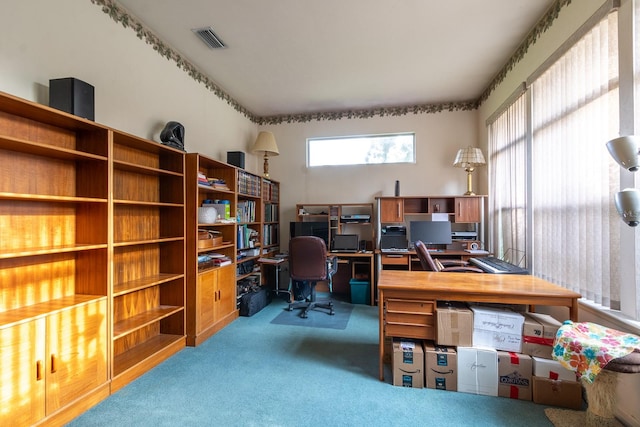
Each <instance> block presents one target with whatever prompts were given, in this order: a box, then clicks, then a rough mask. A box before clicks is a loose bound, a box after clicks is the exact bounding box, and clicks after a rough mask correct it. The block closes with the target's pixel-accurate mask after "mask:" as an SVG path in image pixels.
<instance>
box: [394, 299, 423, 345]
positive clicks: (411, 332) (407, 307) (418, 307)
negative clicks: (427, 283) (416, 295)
mask: <svg viewBox="0 0 640 427" xmlns="http://www.w3.org/2000/svg"><path fill="white" fill-rule="evenodd" d="M434 312H435V301H421V300H403V299H394V298H390V299H388V300H387V302H386V307H385V314H384V316H385V319H384V320H385V333H386V335H389V336H395V337H404V338H418V339H420V338H421V339H435V318H434Z"/></svg>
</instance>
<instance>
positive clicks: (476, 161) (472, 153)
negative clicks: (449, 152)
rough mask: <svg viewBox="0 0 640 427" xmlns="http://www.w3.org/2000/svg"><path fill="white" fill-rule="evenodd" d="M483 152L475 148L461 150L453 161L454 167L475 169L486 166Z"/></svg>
mask: <svg viewBox="0 0 640 427" xmlns="http://www.w3.org/2000/svg"><path fill="white" fill-rule="evenodd" d="M486 164H487V162H485V160H484V156H483V155H482V150H480V149H479V148H475V147H467V148H461V149H459V150H458V154H456V159H455V160H454V161H453V166H455V167H458V168H465V169H466V168H474V167H476V166H483V165H486Z"/></svg>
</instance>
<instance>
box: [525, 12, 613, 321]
mask: <svg viewBox="0 0 640 427" xmlns="http://www.w3.org/2000/svg"><path fill="white" fill-rule="evenodd" d="M617 34H618V28H617V13H611V14H609V15H608V16H607V17H605V18H604V19H603V20H602V21H600V23H599V24H597V25H596V26H595V27H594V28H593V29H592V30H591V31H589V32H588V33H587V34H586V35H584V36H583V37H582V38H581V39H580V40H578V42H577V43H576V44H575V45H574V46H573V47H572V48H571V49H569V50H568V51H567V52H566V53H565V54H564V55H563V56H562V57H560V59H559V60H558V61H557V62H556V63H555V64H553V65H552V66H551V67H550V68H549V69H548V70H547V71H546V72H544V73H543V74H542V75H541V76H540V77H538V78H537V79H536V81H535V82H533V84H532V87H531V91H532V108H533V111H532V134H533V138H532V159H531V168H532V169H531V170H532V188H533V195H532V196H533V197H532V204H533V211H532V212H533V229H532V236H533V256H532V261H533V271H534V272H535V274H536V275H538V276H540V277H543V278H545V279H547V280H549V281H551V282H554V283H557V284H560V285H562V286H565V287H567V288H569V289H572V290H575V291H578V292H580V293H581V294H582V296H583V297H585V298H587V299H589V300H592V301H595V302H597V303H599V304H602V305H604V306H606V307H610V308H613V309H619V308H620V278H619V275H618V271H619V265H618V260H619V256H618V251H619V247H620V236H619V229H620V227H619V225H620V224H619V222H618V221H619V219H618V217H617V214H616V212H615V208H614V207H613V203H612V198H611V197H612V194H614V193H615V192H616V191H618V187H619V167H618V166H617V165H616V164H615V162H613V160H612V159H611V157H610V156H609V155H608V153H607V151H606V149H605V147H604V144H605V142H606V141H608V140H609V139H612V138H614V137H616V136H618V133H619V127H620V120H619V103H618V42H617Z"/></svg>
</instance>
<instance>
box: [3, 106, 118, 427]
mask: <svg viewBox="0 0 640 427" xmlns="http://www.w3.org/2000/svg"><path fill="white" fill-rule="evenodd" d="M109 135H110V131H109V130H108V129H107V128H105V127H103V126H100V125H97V124H95V123H93V122H90V121H88V120H84V119H79V118H77V117H74V116H71V115H68V114H66V113H60V112H57V111H55V110H53V109H50V108H48V107H44V106H42V105H38V104H36V103H31V102H28V101H24V100H21V99H18V98H15V97H13V96H11V95H7V94H0V170H1V171H2V177H3V179H1V180H0V283H1V284H2V286H1V290H0V359H1V360H2V361H3V369H1V370H0V408H3V410H2V411H0V424H2V425H4V424H7V425H31V424H34V423H37V422H47V423H50V424H62V423H64V422H66V421H69V420H70V419H72V418H73V417H75V416H77V415H78V414H79V413H81V412H82V411H84V410H86V409H87V408H88V407H89V406H91V405H92V404H95V403H96V401H98V400H100V399H102V398H104V397H106V396H107V395H108V394H109V383H108V377H107V372H108V370H107V363H108V343H107V333H108V324H107V319H108V315H107V314H108V310H107V304H108V301H107V298H108V297H107V296H108V294H109V292H108V289H109V236H108V230H109V228H110V220H109V197H110V196H109V191H110V188H111V184H110V180H109V157H108V156H109Z"/></svg>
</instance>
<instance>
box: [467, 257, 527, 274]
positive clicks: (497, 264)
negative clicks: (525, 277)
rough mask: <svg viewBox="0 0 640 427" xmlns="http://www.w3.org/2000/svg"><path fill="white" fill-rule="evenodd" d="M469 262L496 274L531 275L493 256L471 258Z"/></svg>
mask: <svg viewBox="0 0 640 427" xmlns="http://www.w3.org/2000/svg"><path fill="white" fill-rule="evenodd" d="M469 262H471V263H472V264H474V265H476V266H477V267H479V268H481V269H482V270H484V271H486V272H487V273H494V274H529V272H528V271H527V270H526V269H524V268H522V267H519V266H517V265H514V264H511V263H510V262H507V261H504V260H501V259H500V258H496V257H493V256H488V257H480V258H470V259H469Z"/></svg>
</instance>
